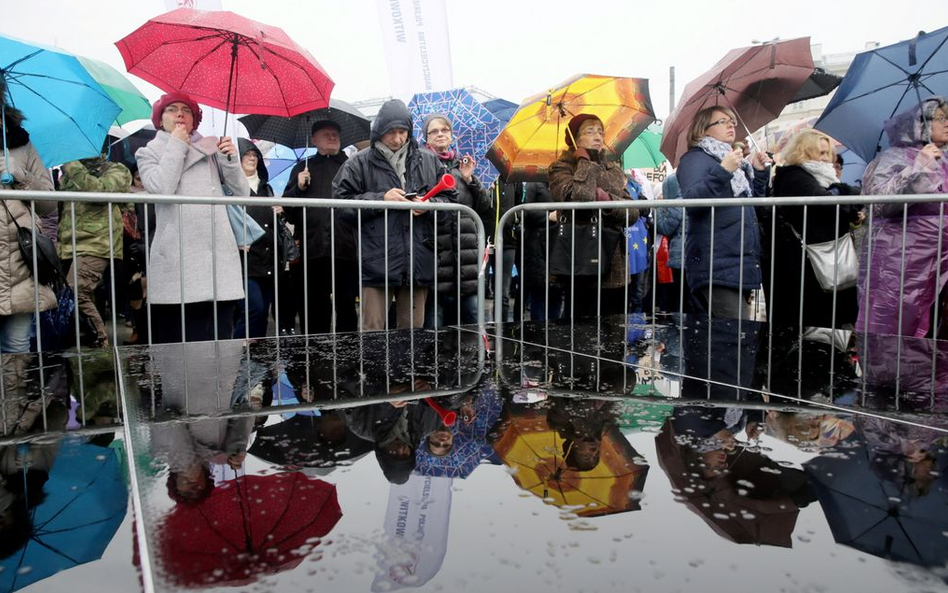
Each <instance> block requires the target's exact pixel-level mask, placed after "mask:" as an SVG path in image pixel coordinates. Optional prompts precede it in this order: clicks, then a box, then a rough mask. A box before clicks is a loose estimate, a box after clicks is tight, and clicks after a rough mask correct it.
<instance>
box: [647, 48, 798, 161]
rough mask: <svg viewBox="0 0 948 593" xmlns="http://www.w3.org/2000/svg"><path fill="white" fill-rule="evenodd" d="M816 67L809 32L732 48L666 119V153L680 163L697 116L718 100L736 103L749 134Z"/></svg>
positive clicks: (770, 117)
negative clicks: (789, 37) (793, 37)
mask: <svg viewBox="0 0 948 593" xmlns="http://www.w3.org/2000/svg"><path fill="white" fill-rule="evenodd" d="M815 69H816V67H815V66H814V65H813V55H812V54H811V53H810V38H809V37H801V38H799V39H790V40H788V41H777V42H771V43H764V44H761V45H754V46H751V47H742V48H739V49H733V50H731V51H730V52H728V53H727V55H726V56H724V57H723V58H722V59H721V60H720V61H719V62H718V63H717V64H715V65H714V67H712V68H711V69H710V70H708V71H707V72H705V73H704V74H702V75H701V76H699V77H698V78H696V79H694V80H692V81H691V82H689V83H688V86H686V87H685V90H684V93H683V94H682V97H681V100H680V101H679V102H678V106H677V107H675V110H674V111H673V112H672V114H671V115H669V116H668V119H667V120H666V121H665V131H664V134H663V135H662V153H663V154H664V155H665V156H667V157H668V160H670V161H671V162H672V164H673V165H674V166H676V167H677V166H678V159H679V158H681V155H683V154H685V152H687V151H688V131H689V128H690V127H691V122H692V120H694V117H695V115H696V114H697V113H698V112H699V111H701V110H702V109H704V108H705V107H710V106H713V105H721V106H724V107H730V108H731V109H733V110H734V112H735V113H736V114H737V117H738V118H739V120H740V123H741V124H742V125H743V127H744V129H745V131H746V132H747V135H748V136H750V134H751V131H753V130H756V129H758V128H760V127H761V126H763V125H765V124H767V123H768V122H771V121H773V120H775V119H777V117H778V116H779V115H780V112H781V111H782V110H783V108H784V107H786V106H787V104H788V103H790V101H791V100H792V99H793V98H794V96H795V95H796V93H797V91H799V90H800V87H802V86H803V84H804V83H805V82H806V81H807V80H808V79H809V78H810V75H811V74H813V72H814V70H815Z"/></svg>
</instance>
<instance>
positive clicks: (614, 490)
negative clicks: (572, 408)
mask: <svg viewBox="0 0 948 593" xmlns="http://www.w3.org/2000/svg"><path fill="white" fill-rule="evenodd" d="M569 446H570V444H569V443H568V442H566V443H565V447H564V439H563V438H562V437H561V436H560V435H559V433H558V432H557V431H556V430H554V429H552V428H550V426H549V424H548V423H547V420H546V417H545V416H540V417H514V418H512V419H511V420H510V421H509V424H508V425H507V427H506V429H505V430H504V432H503V434H502V435H501V437H500V438H499V439H498V440H497V441H496V442H495V443H494V450H495V451H496V452H497V455H498V456H499V457H500V459H501V460H502V461H503V462H504V464H505V465H506V466H507V467H508V468H510V470H511V473H512V474H513V478H514V481H516V482H517V485H518V486H520V487H521V488H523V489H524V490H527V491H528V492H530V493H531V494H534V495H535V496H538V497H540V498H541V499H543V501H544V502H546V503H548V504H552V505H554V506H557V507H566V508H568V509H569V510H571V511H573V512H574V513H576V514H577V515H579V516H582V517H594V516H597V515H610V514H613V513H621V512H625V511H634V510H638V509H639V503H638V500H639V498H640V497H639V496H637V494H638V493H641V491H642V488H643V487H644V486H645V476H646V474H647V473H648V466H647V465H646V464H645V462H644V461H643V460H642V459H641V457H640V456H639V455H638V453H636V451H635V449H633V448H632V446H631V445H630V444H629V442H628V440H626V438H625V437H624V436H622V433H620V432H619V429H618V428H617V427H615V426H611V427H610V428H608V429H607V430H606V431H605V433H604V434H603V437H602V443H601V448H600V452H599V463H598V464H597V465H596V466H595V467H594V468H592V469H590V470H588V471H580V470H578V469H575V468H572V467H570V466H569V465H567V462H566V457H567V456H568V448H569ZM564 449H567V450H564ZM636 460H638V462H637V461H636Z"/></svg>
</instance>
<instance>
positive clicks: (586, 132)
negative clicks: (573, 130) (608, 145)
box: [579, 128, 606, 136]
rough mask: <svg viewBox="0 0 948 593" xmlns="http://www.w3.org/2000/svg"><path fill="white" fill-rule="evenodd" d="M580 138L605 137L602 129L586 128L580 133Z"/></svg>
mask: <svg viewBox="0 0 948 593" xmlns="http://www.w3.org/2000/svg"><path fill="white" fill-rule="evenodd" d="M579 135H580V136H605V135H606V133H605V132H604V131H603V129H602V128H586V129H584V130H583V131H582V132H580V133H579Z"/></svg>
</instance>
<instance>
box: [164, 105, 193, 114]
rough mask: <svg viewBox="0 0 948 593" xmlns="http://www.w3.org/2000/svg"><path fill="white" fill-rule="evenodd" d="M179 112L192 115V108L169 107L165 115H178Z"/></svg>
mask: <svg viewBox="0 0 948 593" xmlns="http://www.w3.org/2000/svg"><path fill="white" fill-rule="evenodd" d="M179 111H181V112H182V113H192V112H191V108H190V107H188V106H187V105H181V106H178V105H174V104H172V105H168V106H167V107H165V110H164V113H177V112H179ZM192 115H193V113H192Z"/></svg>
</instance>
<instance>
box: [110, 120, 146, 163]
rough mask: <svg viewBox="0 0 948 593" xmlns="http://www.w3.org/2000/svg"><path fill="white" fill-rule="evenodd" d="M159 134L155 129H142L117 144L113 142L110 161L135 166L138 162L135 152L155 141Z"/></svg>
mask: <svg viewBox="0 0 948 593" xmlns="http://www.w3.org/2000/svg"><path fill="white" fill-rule="evenodd" d="M157 133H158V132H156V131H155V129H154V128H151V127H148V128H142V129H140V130H138V131H137V132H135V133H133V134H129V135H128V136H126V137H124V138H122V139H121V140H119V141H117V142H113V143H112V145H111V146H110V148H109V160H110V161H112V162H113V163H122V164H123V165H134V164H135V162H136V161H135V151H137V150H138V149H139V148H141V147H143V146H145V145H146V144H148V143H149V142H151V141H152V140H154V138H155V134H157Z"/></svg>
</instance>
